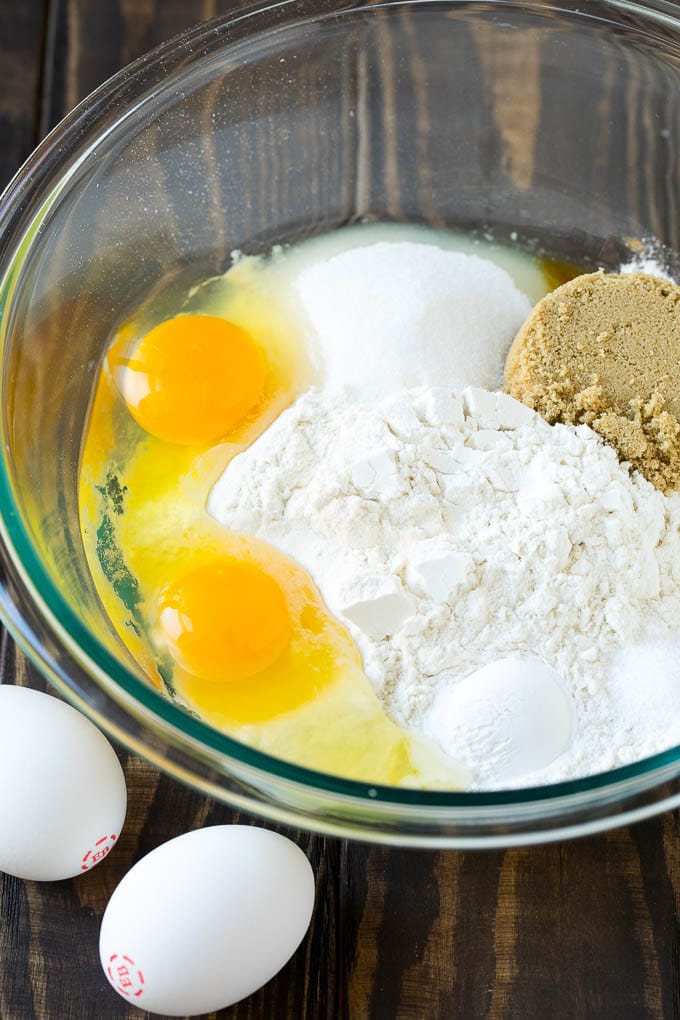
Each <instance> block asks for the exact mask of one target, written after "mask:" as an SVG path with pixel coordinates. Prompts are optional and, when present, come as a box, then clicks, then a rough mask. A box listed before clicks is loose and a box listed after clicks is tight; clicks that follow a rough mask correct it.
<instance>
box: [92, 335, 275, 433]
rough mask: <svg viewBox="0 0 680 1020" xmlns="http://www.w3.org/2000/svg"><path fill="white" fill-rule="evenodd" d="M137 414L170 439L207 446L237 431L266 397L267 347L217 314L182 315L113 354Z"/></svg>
mask: <svg viewBox="0 0 680 1020" xmlns="http://www.w3.org/2000/svg"><path fill="white" fill-rule="evenodd" d="M109 361H110V366H111V369H112V372H113V376H114V379H115V380H116V382H117V384H118V387H119V389H120V392H121V394H122V396H123V398H124V400H125V403H126V404H127V406H128V409H129V411H130V414H131V415H132V416H133V418H134V419H135V421H136V422H137V423H138V424H139V425H140V426H141V427H142V428H143V429H144V430H145V432H148V433H150V434H151V435H152V436H156V437H157V438H158V439H162V440H165V442H168V443H179V444H182V445H200V446H207V445H209V444H211V443H217V442H219V441H220V440H224V439H227V438H229V437H231V436H232V435H233V434H234V433H236V432H238V430H239V429H240V428H242V426H243V425H244V423H245V422H247V421H248V419H249V418H250V417H252V416H253V415H254V414H255V412H256V410H257V407H258V404H259V403H260V402H261V400H262V398H263V395H264V392H265V383H266V377H267V363H266V359H265V356H264V353H263V351H262V350H261V348H260V347H259V346H258V344H257V343H256V342H255V341H254V340H253V338H252V336H250V334H249V333H247V332H246V331H245V330H244V329H242V328H241V327H240V326H237V325H236V324H235V323H233V322H230V321H228V320H227V319H221V318H218V317H217V316H215V315H178V316H176V317H175V318H173V319H168V320H166V321H165V322H161V323H159V324H158V325H157V326H155V327H154V328H153V329H152V330H150V331H149V332H148V333H147V334H146V335H145V336H143V337H142V338H141V339H140V340H138V341H137V342H136V343H135V344H134V345H133V346H132V347H131V349H130V348H129V347H127V348H126V347H123V349H122V350H121V349H120V345H116V346H115V347H114V349H113V350H112V352H111V354H110V356H109Z"/></svg>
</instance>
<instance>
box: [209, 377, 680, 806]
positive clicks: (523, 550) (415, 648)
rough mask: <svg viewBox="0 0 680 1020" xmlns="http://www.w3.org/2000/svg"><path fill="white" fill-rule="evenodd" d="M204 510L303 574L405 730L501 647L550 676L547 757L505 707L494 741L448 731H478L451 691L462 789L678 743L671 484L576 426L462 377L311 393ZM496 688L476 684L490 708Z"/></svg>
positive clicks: (576, 770)
mask: <svg viewBox="0 0 680 1020" xmlns="http://www.w3.org/2000/svg"><path fill="white" fill-rule="evenodd" d="M209 510H210V512H211V514H212V515H213V516H214V517H215V518H216V519H217V520H218V521H220V522H222V523H223V524H224V525H226V526H228V527H229V528H232V529H234V530H236V531H240V532H246V533H249V534H252V535H256V536H258V537H260V538H262V539H265V540H267V541H268V542H270V543H272V544H273V545H275V546H278V547H279V548H280V549H281V550H283V551H284V552H286V553H288V554H289V555H291V556H293V557H295V558H296V559H297V560H298V561H299V562H301V563H302V564H303V565H304V566H305V567H306V568H307V569H308V571H309V572H310V574H311V575H312V576H313V577H314V579H315V580H316V582H317V584H318V586H319V588H320V590H321V592H322V594H323V596H324V598H325V600H326V602H327V604H328V606H329V608H330V609H331V611H332V612H334V613H335V614H336V615H337V616H338V617H339V618H340V619H342V620H344V622H345V623H346V624H347V626H348V628H349V630H350V632H351V634H352V635H353V637H354V639H355V640H356V642H357V645H358V647H359V649H360V651H361V653H362V656H363V660H364V666H365V670H366V673H367V675H368V677H369V679H370V680H371V682H372V683H373V685H374V687H375V690H376V692H377V693H378V696H379V697H380V698H381V699H382V701H383V702H384V704H385V706H386V708H387V710H388V711H389V712H390V714H391V715H392V716H393V717H394V718H395V719H396V720H397V721H398V722H400V723H402V724H403V725H406V726H410V727H413V728H415V729H419V730H426V729H427V730H429V732H430V733H432V732H433V727H432V718H433V717H432V711H433V705H436V703H437V700H438V699H441V698H442V697H443V695H442V692H445V691H447V690H449V689H454V688H455V687H456V686H457V685H461V684H462V683H463V681H465V680H466V678H470V677H471V674H474V673H475V672H476V671H478V670H481V669H482V668H483V667H485V666H489V665H490V664H492V663H497V662H498V660H507V659H510V660H517V659H520V660H527V661H530V662H531V663H533V666H532V668H535V666H536V663H538V664H544V665H545V666H546V667H549V669H550V670H552V671H554V673H553V674H551V675H554V676H556V677H557V678H558V681H559V684H558V685H559V687H560V688H561V691H562V692H563V694H564V695H565V696H566V699H567V701H568V703H569V706H570V713H571V715H572V717H573V726H571V730H570V738H569V746H568V747H567V748H566V750H564V751H563V753H560V751H561V745H560V741H559V740H557V741H556V742H553V743H550V742H548V744H546V745H545V746H546V747H548V749H549V748H550V747H553V749H554V753H555V754H556V755H557V757H555V759H554V760H552V761H550V760H547V759H546V758H539V759H536V757H535V756H532V755H531V754H529V755H528V756H526V755H524V757H522V755H520V756H519V758H518V756H517V753H516V751H517V747H516V746H515V747H514V750H513V747H511V746H510V744H512V741H515V744H517V741H518V740H519V739H520V737H521V734H522V732H524V731H523V730H522V726H519V723H518V722H513V721H512V720H510V721H508V724H507V725H508V727H510V729H507V728H506V730H507V733H506V735H507V739H508V740H509V741H510V744H509V745H508V748H509V749H508V753H507V754H506V753H502V754H501V753H496V751H497V750H498V749H496V751H495V752H494V754H491V753H490V751H489V742H488V740H479V741H475V740H472V741H462V742H461V739H460V737H461V733H458V734H456V731H455V725H456V714H458V715H460V716H461V719H462V720H463V721H462V722H461V726H463V725H467V726H468V727H472V729H471V730H470V732H478V733H481V732H490V731H489V729H488V727H487V729H486V730H484V726H483V725H481V723H480V720H479V712H480V711H481V709H480V708H479V705H480V704H483V703H484V698H482V697H481V693H480V690H477V691H476V694H475V690H476V689H475V685H474V683H468V685H467V687H466V688H464V689H463V688H461V690H462V691H463V690H470V691H471V692H472V694H475V697H476V702H475V705H468V709H469V711H463V710H462V709H461V697H462V694H461V695H460V696H457V698H456V697H454V698H453V702H454V704H458V709H457V712H454V713H453V714H451V713H450V712H449V715H448V717H447V718H448V720H449V722H448V723H447V725H446V727H445V731H446V733H445V737H444V736H442V735H441V733H440V736H439V737H438V739H440V742H442V743H443V746H444V747H445V749H446V745H447V744H448V745H449V746H450V747H453V748H455V749H456V750H457V751H460V748H461V747H462V746H467V747H468V753H467V759H466V760H467V764H468V765H469V766H470V768H471V770H472V773H473V775H474V777H475V779H474V786H475V787H476V788H493V787H504V786H505V787H510V786H523V785H532V784H540V783H546V782H552V781H557V780H560V779H564V778H572V777H575V776H579V775H586V774H589V773H593V772H597V771H602V770H607V769H611V768H613V767H615V766H617V765H621V764H624V763H628V762H631V761H634V760H636V759H638V758H640V757H641V756H643V755H645V754H649V753H651V752H653V751H658V750H662V749H664V748H666V747H669V746H671V745H673V744H675V743H680V711H679V708H680V704H679V697H678V690H679V689H680V688H679V685H680V675H679V673H680V670H679V669H678V667H677V666H672V667H671V666H669V665H668V662H669V661H672V660H673V657H674V656H675V659H676V660H677V655H676V652H675V645H671V646H669V647H671V652H670V653H668V652H667V649H666V646H665V645H664V642H667V641H671V640H672V639H673V638H674V637H677V635H678V633H679V630H680V497H678V496H675V495H673V496H671V497H668V498H667V497H664V496H663V495H662V494H661V493H660V492H658V491H657V490H656V489H654V488H653V487H652V486H651V485H650V484H649V483H648V482H646V481H645V480H644V479H642V478H640V477H638V476H632V477H631V475H630V474H629V472H628V470H627V469H626V467H625V466H622V465H621V464H620V463H619V462H618V460H617V457H616V454H615V453H614V451H613V450H612V449H610V448H609V447H608V446H606V445H605V444H604V443H603V442H602V441H601V440H600V439H599V438H598V437H597V436H596V435H595V433H593V432H592V431H591V430H590V429H589V428H588V427H587V426H579V427H577V428H572V427H568V426H563V425H555V426H549V425H548V424H547V423H546V422H544V421H543V420H542V419H540V418H539V417H538V416H536V415H534V414H533V412H530V411H528V410H527V409H526V408H525V407H523V406H522V405H520V404H517V403H516V402H515V401H513V400H512V399H511V398H509V397H507V396H505V395H502V394H493V393H486V392H482V391H479V390H475V389H468V390H467V391H466V392H465V393H464V394H462V395H460V396H457V395H456V394H455V393H453V392H452V391H451V390H449V389H443V388H432V387H423V388H419V389H417V390H412V391H408V392H400V393H397V394H393V395H392V396H391V397H389V398H387V399H385V400H383V401H381V402H379V403H377V404H375V405H373V406H361V405H359V406H357V405H351V404H349V403H348V402H347V401H346V400H345V399H343V398H342V397H339V396H337V395H333V394H331V393H328V392H314V391H312V392H308V393H306V394H304V395H303V396H302V397H300V398H299V399H298V400H297V401H296V403H295V404H294V405H293V406H292V407H290V408H289V409H288V410H286V411H285V412H284V413H283V414H282V415H281V416H280V417H279V419H278V420H277V421H275V422H274V424H273V425H271V427H270V428H269V429H268V430H267V431H266V432H265V433H264V435H263V436H262V437H261V438H260V439H259V440H258V441H257V442H256V443H254V444H253V446H251V447H250V448H249V449H248V450H247V451H245V452H244V453H242V454H241V455H240V456H238V457H237V458H236V459H235V460H234V461H233V462H232V464H231V465H230V466H229V467H228V468H227V470H226V472H225V473H224V475H223V476H222V478H221V479H220V480H219V482H218V483H217V485H216V486H215V487H214V489H213V491H212V493H211V496H210V500H209ZM650 642H651V644H649V643H650ZM660 643H661V644H660ZM633 644H635V645H637V646H639V647H638V649H637V650H634V649H633V650H631V649H630V647H629V646H631V645H633ZM627 648H628V652H627V653H626V652H625V650H626V649H627ZM621 656H623V657H621ZM511 672H512V671H511ZM515 672H516V671H515ZM657 676H661V677H662V680H661V682H660V683H659V685H658V687H657V686H656V678H657ZM471 679H474V678H471ZM485 682H488V681H485ZM498 682H499V681H498V679H496V680H494V681H493V683H494V684H497V683H498ZM513 682H514V681H513ZM492 686H493V685H492ZM494 690H495V688H494ZM482 693H483V692H482ZM524 696H525V695H523V697H524ZM480 699H481V700H480ZM473 700H474V699H473ZM511 700H512V699H508V698H506V699H505V702H503V699H498V698H495V697H494V698H487V699H486V701H487V702H488V703H489V706H490V707H489V711H491V712H493V711H494V710H495V709H494V701H495V703H496V707H497V706H498V705H502V704H505V705H506V709H507V711H509V707H508V706H509V705H510V704H511ZM530 700H531V699H527V698H526V697H525V701H527V703H528V701H530ZM558 700H559V699H558ZM444 701H445V702H446V698H444ZM652 702H653V704H654V708H653V709H649V714H648V723H647V724H642V725H640V723H639V716H643V715H644V714H645V712H647V707H646V706H648V705H649V704H650V703H652ZM551 704H554V705H556V706H557V707H556V708H555V711H556V712H557V715H556V716H555V718H557V719H559V718H561V716H560V714H559V712H560V710H559V705H558V704H557V702H554V700H553V702H551ZM475 706H476V707H475ZM506 709H504V711H506ZM551 711H552V709H551ZM466 720H467V721H466ZM520 721H521V720H520ZM439 722H440V723H441V719H440V720H439ZM478 723H479V725H478ZM437 725H439V724H438V723H437V722H436V720H435V729H436V728H437ZM560 725H561V726H562V730H563V729H564V720H563V721H562V723H561V724H560ZM518 726H519V729H518ZM452 727H453V728H452ZM440 729H441V726H440ZM442 732H443V731H442ZM461 732H462V731H461ZM499 732H500V731H499ZM504 732H506V731H504ZM517 734H519V737H518V736H517ZM503 739H505V738H503ZM513 746H514V745H513ZM542 746H543V745H542ZM541 753H543V752H541ZM545 753H546V754H547V752H545ZM494 755H495V756H494ZM549 757H550V755H548V758H549ZM518 761H519V762H520V763H522V762H523V763H524V764H523V765H522V767H519V766H518V764H517V762H518ZM508 762H514V765H512V768H508V767H506V766H507V763H508ZM504 763H505V765H504ZM527 769H528V771H527Z"/></svg>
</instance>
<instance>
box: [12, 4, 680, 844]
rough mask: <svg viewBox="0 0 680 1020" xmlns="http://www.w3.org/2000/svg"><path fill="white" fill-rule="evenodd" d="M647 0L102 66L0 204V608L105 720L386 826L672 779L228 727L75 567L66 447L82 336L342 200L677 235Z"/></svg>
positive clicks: (577, 242)
mask: <svg viewBox="0 0 680 1020" xmlns="http://www.w3.org/2000/svg"><path fill="white" fill-rule="evenodd" d="M675 11H676V8H675V5H673V4H664V3H655V4H653V5H647V6H645V7H644V8H643V7H641V6H638V5H636V4H632V3H620V4H619V3H613V2H612V3H609V2H599V3H587V4H586V5H585V6H583V5H581V6H580V7H579V8H578V9H577V8H576V6H575V5H574V6H572V5H571V4H569V3H566V4H562V5H560V6H559V7H558V6H555V5H543V4H524V3H523V4H515V3H506V2H485V3H480V2H464V3H450V2H417V0H416V2H404V3H393V4H390V3H386V4H378V5H375V6H356V5H349V4H347V5H343V4H330V3H328V2H325V0H322V2H321V3H319V2H318V0H317V2H314V3H312V2H311V0H310V2H307V0H303V2H301V3H283V4H280V5H277V6H274V7H268V8H267V9H263V10H261V11H260V10H257V9H250V10H248V11H246V12H240V13H239V14H238V15H235V16H233V17H231V18H226V19H223V20H221V21H216V22H211V23H209V24H206V25H203V26H201V27H199V28H198V29H196V30H194V31H193V32H189V33H187V34H186V35H184V36H182V37H180V38H178V39H177V40H174V41H173V42H171V43H169V44H168V45H166V46H165V47H163V48H161V49H160V50H157V51H156V52H155V53H153V54H151V55H150V56H148V57H146V58H144V59H143V60H141V61H138V62H137V63H136V64H133V65H131V67H129V68H127V69H126V70H125V71H123V72H121V74H119V75H118V76H116V77H115V78H113V79H112V80H111V81H109V82H107V83H106V84H105V85H104V86H102V87H101V88H100V89H99V90H98V91H97V92H95V93H94V94H93V95H92V96H91V97H89V98H88V99H87V100H86V101H85V102H84V103H83V104H81V106H79V107H78V108H77V109H76V110H75V111H74V112H73V113H72V114H71V115H70V117H68V118H67V120H66V121H64V122H63V123H62V124H61V125H60V126H59V127H58V128H57V129H56V130H55V131H54V132H53V133H52V135H50V137H49V138H48V139H47V140H46V142H44V143H43V145H42V146H41V147H40V148H39V149H38V150H37V152H36V153H35V154H34V155H33V156H32V157H31V159H30V160H29V162H28V163H27V164H26V166H25V167H24V168H23V169H22V171H21V172H20V173H19V175H18V176H17V177H16V178H15V180H14V181H13V182H12V184H11V185H10V187H9V189H8V190H7V191H6V192H5V195H4V196H3V199H2V204H1V207H0V243H1V246H2V247H1V249H0V252H1V255H0V279H2V285H1V290H0V309H1V311H2V317H1V319H0V344H1V345H2V382H1V385H2V395H1V396H2V409H3V412H2V460H1V462H0V512H1V529H2V560H3V564H4V578H3V584H2V591H1V593H0V594H1V606H0V608H1V611H2V613H3V616H4V618H5V620H6V621H7V623H8V625H9V626H10V628H11V629H12V631H13V633H14V634H15V635H16V636H17V637H18V638H19V640H20V641H21V643H22V645H23V646H24V647H25V648H26V649H27V650H28V651H29V654H31V656H32V657H33V658H34V659H35V661H36V662H37V663H38V665H39V666H40V668H41V669H43V671H44V672H45V673H46V675H47V676H48V677H49V678H50V679H51V680H52V681H53V682H54V683H56V684H57V686H58V687H59V688H60V689H61V690H62V691H63V692H64V693H66V694H67V696H68V697H70V698H71V700H73V701H74V702H75V703H76V704H78V705H79V706H80V707H81V708H83V709H84V710H85V711H86V712H88V713H89V714H90V715H91V716H92V717H93V718H95V720H96V721H97V722H98V723H99V724H100V725H102V726H103V728H105V729H107V730H108V731H109V732H110V733H111V734H112V735H113V736H114V737H115V738H117V739H119V740H121V741H123V742H124V743H126V744H127V745H128V746H130V747H131V748H133V749H134V750H136V751H138V752H139V753H141V754H143V755H145V756H146V757H147V758H149V759H151V760H152V761H154V762H155V763H157V764H158V765H159V766H160V767H162V768H165V769H167V770H168V771H170V772H171V773H173V774H175V775H177V776H178V777H179V778H181V779H184V780H185V781H187V782H189V783H191V784H192V785H194V786H195V787H196V788H198V789H201V790H204V791H205V792H207V793H210V794H212V795H214V796H217V797H220V798H223V799H224V800H227V801H230V802H231V803H234V804H237V805H239V806H241V807H244V808H247V809H250V810H253V811H255V812H259V813H262V814H264V815H267V816H269V817H273V818H278V819H281V820H284V821H288V822H290V823H292V824H299V825H302V826H305V827H307V828H311V829H318V830H322V831H328V832H333V833H337V834H340V835H347V836H353V837H357V838H367V839H375V840H383V841H390V842H403V843H409V844H419V845H440V846H492V845H509V844H511V843H517V842H524V843H528V842H532V841H539V840H546V839H551V838H557V837H558V836H559V837H561V836H564V835H568V834H574V833H579V832H585V831H592V830H595V829H598V828H603V827H607V826H611V825H614V824H619V823H622V822H624V821H627V820H631V819H633V818H636V817H643V816H644V815H646V814H651V813H654V812H656V811H659V810H662V809H663V808H665V807H670V806H672V805H675V804H676V803H678V802H680V750H678V749H674V750H672V751H669V752H668V753H666V754H663V755H659V756H657V757H656V758H654V759H648V760H647V761H645V762H642V763H640V764H639V765H636V766H631V767H627V768H625V769H621V770H618V771H617V772H615V773H611V774H608V775H606V776H596V777H592V778H591V779H588V780H583V781H579V782H574V783H565V784H562V785H560V786H555V787H550V788H547V787H546V788H541V789H536V790H526V791H518V792H514V793H508V794H503V793H498V794H477V795H475V794H446V793H436V792H427V793H426V792H419V791H405V790H399V789H391V788H390V789H383V788H372V787H367V786H365V785H362V784H358V783H352V782H346V781H342V780H340V779H337V778H335V777H331V776H325V775H320V774H317V773H314V772H310V771H306V770H304V769H299V768H296V767H295V766H293V765H290V764H286V763H284V762H281V761H279V760H277V759H273V758H269V757H267V756H266V755H263V754H260V753H258V752H256V751H253V750H252V749H249V748H247V747H244V746H243V745H241V744H238V743H236V742H234V741H232V740H230V739H228V738H227V737H225V736H224V735H223V734H220V733H218V732H216V731H215V730H212V729H211V728H210V727H208V726H205V725H203V724H201V723H200V722H198V721H197V720H195V719H192V718H190V717H189V716H187V715H186V714H184V713H183V712H182V711H181V710H179V709H178V708H176V707H175V706H173V705H172V704H171V703H169V702H168V701H167V700H165V699H164V698H163V697H162V696H161V695H159V694H158V693H157V692H156V691H154V690H153V689H151V688H150V687H149V686H148V685H147V684H146V683H145V681H144V678H143V677H142V676H141V675H139V672H138V670H137V668H136V666H135V663H134V662H132V661H131V659H130V657H129V656H128V655H127V653H126V652H125V650H124V648H123V647H122V646H121V644H120V642H119V640H118V638H117V637H116V635H115V633H114V632H113V630H112V628H111V626H110V624H109V621H108V619H107V617H106V615H105V613H104V612H103V610H102V607H101V604H100V602H99V600H98V598H97V595H96V593H95V590H94V587H93V584H92V581H91V578H90V575H89V571H88V568H87V564H86V561H85V558H84V553H83V548H82V543H81V539H80V535H79V527H78V517H77V500H76V487H77V473H78V458H79V451H80V445H81V438H82V434H83V427H84V424H85V421H86V418H87V413H88V407H89V402H90V398H91V395H92V389H93V384H94V382H95V379H96V375H97V371H98V367H99V364H100V361H101V357H102V352H103V349H104V346H105V345H106V343H107V339H108V337H109V336H110V333H111V329H112V327H113V326H114V324H115V323H116V322H117V321H118V320H119V319H121V318H122V317H124V316H125V314H126V313H128V312H129V311H130V310H132V309H133V308H134V307H135V305H136V304H137V303H139V302H140V301H141V300H142V299H143V298H146V297H147V296H148V295H149V294H150V293H155V294H156V295H157V299H158V301H159V302H163V301H167V302H168V307H169V308H170V307H171V305H172V294H173V290H174V288H175V287H177V286H180V285H181V286H184V285H185V284H186V282H187V281H193V280H196V281H197V280H200V279H202V278H204V277H205V276H206V275H209V274H212V273H215V272H220V271H222V270H224V269H225V268H226V267H227V265H228V264H229V253H230V251H231V250H233V249H236V248H238V249H241V250H244V251H247V252H251V253H252V252H259V251H266V250H268V249H269V248H270V247H271V245H272V244H273V243H277V242H288V241H294V240H298V239H300V238H302V237H305V236H308V235H310V234H314V233H319V232H321V231H326V230H330V229H333V228H336V227H339V226H341V225H343V224H347V223H356V222H361V221H365V220H397V221H411V222H426V223H431V224H434V225H436V226H438V227H442V226H444V227H452V228H457V229H464V230H475V231H480V232H485V231H488V230H492V231H493V233H494V235H495V236H496V237H497V238H499V239H504V238H509V237H512V238H517V239H518V240H519V241H520V242H525V243H530V244H533V245H534V246H537V247H540V248H542V249H543V250H544V251H546V252H547V253H548V254H551V255H553V256H557V257H561V258H564V259H570V258H571V259H575V260H577V261H579V262H581V263H584V264H588V263H589V262H596V261H602V262H604V263H605V264H607V263H611V264H612V265H614V264H616V261H617V259H618V258H619V257H620V252H621V251H622V249H623V248H624V247H625V244H626V239H629V238H642V237H648V236H654V237H656V238H658V239H659V240H660V241H661V242H663V243H665V244H667V245H669V246H670V247H671V248H675V249H680V238H679V237H678V231H679V226H680V225H679V222H678V196H680V179H679V173H680V170H679V168H680V160H679V159H678V140H679V139H680V24H679V23H678V21H677V19H676V18H675V13H674V12H675Z"/></svg>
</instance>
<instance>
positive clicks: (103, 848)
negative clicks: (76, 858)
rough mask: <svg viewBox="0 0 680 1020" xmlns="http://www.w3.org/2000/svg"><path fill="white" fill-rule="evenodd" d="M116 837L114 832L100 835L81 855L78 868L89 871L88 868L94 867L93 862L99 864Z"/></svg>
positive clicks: (108, 851)
mask: <svg viewBox="0 0 680 1020" xmlns="http://www.w3.org/2000/svg"><path fill="white" fill-rule="evenodd" d="M116 839H117V836H116V835H115V833H114V834H112V835H111V836H102V838H101V839H98V840H97V842H96V843H95V845H94V846H93V847H91V849H90V850H88V851H87V853H86V854H84V855H83V859H82V862H81V865H80V870H81V871H89V870H90V868H94V866H95V864H99V862H100V861H101V860H103V859H104V858H105V857H106V855H107V854H108V853H110V852H111V850H112V849H113V844H114V843H115V842H116Z"/></svg>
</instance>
